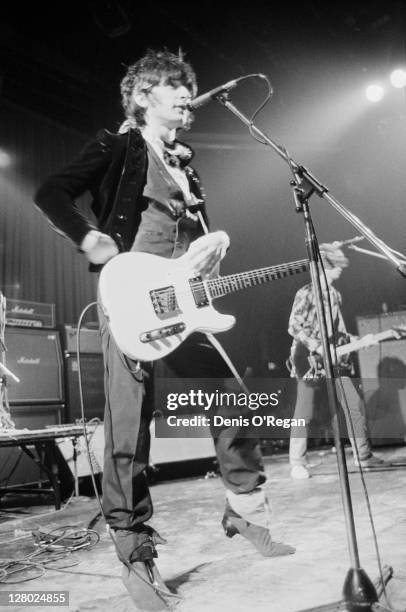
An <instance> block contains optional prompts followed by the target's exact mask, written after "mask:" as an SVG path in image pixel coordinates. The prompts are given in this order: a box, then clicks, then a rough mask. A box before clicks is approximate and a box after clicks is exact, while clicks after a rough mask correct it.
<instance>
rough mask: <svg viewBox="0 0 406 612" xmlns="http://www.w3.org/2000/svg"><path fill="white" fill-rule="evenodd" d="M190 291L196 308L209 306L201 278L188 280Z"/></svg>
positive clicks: (196, 277)
mask: <svg viewBox="0 0 406 612" xmlns="http://www.w3.org/2000/svg"><path fill="white" fill-rule="evenodd" d="M189 285H190V289H191V290H192V295H193V299H194V301H195V304H196V308H203V307H204V306H209V304H210V302H209V298H208V297H207V293H206V288H205V286H204V282H203V279H202V277H201V276H194V277H193V278H190V279H189Z"/></svg>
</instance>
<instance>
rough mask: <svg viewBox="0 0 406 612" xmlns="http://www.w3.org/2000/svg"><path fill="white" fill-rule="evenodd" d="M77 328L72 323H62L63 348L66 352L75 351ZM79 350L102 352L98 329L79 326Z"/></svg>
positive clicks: (82, 351)
mask: <svg viewBox="0 0 406 612" xmlns="http://www.w3.org/2000/svg"><path fill="white" fill-rule="evenodd" d="M77 335H78V330H77V327H76V326H74V325H64V331H63V339H64V349H65V351H66V352H68V353H76V343H77ZM79 340H80V352H81V353H93V354H94V353H100V354H101V352H102V346H101V337H100V332H99V330H98V329H89V328H88V327H81V329H80V337H79Z"/></svg>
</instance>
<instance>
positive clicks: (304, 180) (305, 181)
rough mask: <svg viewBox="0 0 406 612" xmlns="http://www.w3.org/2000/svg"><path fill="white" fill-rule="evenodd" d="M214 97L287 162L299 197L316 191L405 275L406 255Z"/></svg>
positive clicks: (231, 106)
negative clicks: (398, 254) (398, 253)
mask: <svg viewBox="0 0 406 612" xmlns="http://www.w3.org/2000/svg"><path fill="white" fill-rule="evenodd" d="M216 99H217V100H218V101H219V102H220V103H221V104H222V105H223V106H225V107H226V108H227V109H228V110H229V111H230V112H232V113H233V114H234V115H235V116H236V117H238V118H239V119H240V120H241V121H242V122H243V123H244V124H245V125H246V126H248V127H249V129H250V131H251V132H252V133H254V134H255V135H256V136H258V137H259V138H261V139H262V140H263V141H264V142H265V144H267V145H269V146H270V147H271V148H272V149H273V150H274V151H275V152H276V153H277V154H278V155H279V157H281V158H282V159H284V160H285V161H286V163H287V164H289V166H290V168H291V169H292V171H293V173H294V174H295V176H296V178H297V179H299V182H300V184H301V187H302V189H304V190H305V191H304V193H303V195H301V196H300V197H306V198H307V197H309V196H310V195H312V194H313V193H316V194H317V195H318V196H319V197H320V198H324V199H325V200H327V201H328V202H329V203H330V204H331V206H333V208H335V209H336V210H337V211H338V212H339V213H340V214H341V215H342V216H343V217H344V218H345V219H347V221H348V222H349V223H351V225H353V226H354V227H355V228H356V229H357V230H358V231H359V232H361V234H362V235H363V236H364V237H365V238H366V239H367V240H369V242H370V243H371V244H373V245H374V246H375V248H376V249H377V250H378V251H380V253H382V255H383V256H384V257H385V259H387V260H388V261H390V262H391V263H393V264H394V266H395V267H396V269H397V270H398V271H399V273H400V274H401V275H402V276H404V277H406V264H405V261H404V260H405V259H406V255H405V256H404V257H403V259H399V257H396V255H395V254H394V252H393V251H392V249H391V248H390V247H389V246H388V245H387V244H386V243H385V242H384V241H383V240H381V239H380V238H378V236H376V235H375V234H374V232H373V231H372V230H371V229H370V228H369V227H367V226H366V225H365V223H363V222H362V221H361V219H359V218H358V217H357V216H356V215H354V213H352V212H351V211H349V210H348V209H347V208H345V206H343V205H342V204H341V203H340V202H339V201H338V200H337V199H336V198H334V197H333V196H332V195H330V193H329V190H328V188H327V187H326V186H325V185H323V184H322V183H321V182H320V181H319V180H318V179H317V178H316V177H315V176H314V175H313V174H312V173H311V172H310V171H309V170H308V169H307V168H305V167H304V166H301V165H299V164H298V163H296V162H295V160H294V159H293V158H292V157H290V155H288V154H287V152H286V150H285V149H283V148H282V147H281V146H280V145H278V144H277V143H276V142H274V141H273V140H272V139H271V138H270V137H269V136H267V135H266V134H264V132H262V130H260V129H259V128H257V127H256V125H255V124H253V123H252V122H251V121H250V120H249V119H248V117H246V116H245V115H244V114H243V113H242V112H241V111H240V110H238V108H236V106H234V104H233V103H232V102H231V101H230V100H229V97H228V95H227V93H226V94H224V93H223V94H219V95H218V96H216Z"/></svg>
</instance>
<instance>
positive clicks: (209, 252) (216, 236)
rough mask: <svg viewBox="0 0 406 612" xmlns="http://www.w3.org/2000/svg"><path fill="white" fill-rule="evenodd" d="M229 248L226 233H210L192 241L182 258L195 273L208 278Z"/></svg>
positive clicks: (228, 239)
mask: <svg viewBox="0 0 406 612" xmlns="http://www.w3.org/2000/svg"><path fill="white" fill-rule="evenodd" d="M229 246H230V238H229V237H228V235H227V234H226V232H223V231H218V232H211V233H209V234H205V235H204V236H201V237H200V238H197V240H194V241H193V242H192V243H191V245H190V247H189V250H188V251H187V253H186V254H185V255H184V257H185V258H186V259H187V260H188V262H189V264H190V266H191V267H192V268H193V270H194V271H195V272H196V273H198V274H202V276H208V275H210V274H211V273H212V272H213V270H214V268H215V267H216V266H217V265H218V263H219V262H220V261H221V260H222V259H223V257H224V255H225V254H226V251H227V249H228V247H229Z"/></svg>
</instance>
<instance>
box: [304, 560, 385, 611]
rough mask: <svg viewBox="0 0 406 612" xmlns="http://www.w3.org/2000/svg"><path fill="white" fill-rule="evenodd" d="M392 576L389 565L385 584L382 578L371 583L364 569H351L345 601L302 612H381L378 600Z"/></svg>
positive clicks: (346, 583)
mask: <svg viewBox="0 0 406 612" xmlns="http://www.w3.org/2000/svg"><path fill="white" fill-rule="evenodd" d="M392 576H393V569H392V568H391V567H390V566H388V565H385V566H384V567H383V571H382V578H383V582H382V580H381V578H380V577H379V578H376V579H375V580H374V582H371V580H370V579H369V578H368V576H367V574H366V573H365V572H364V570H363V569H354V568H351V569H349V570H348V573H347V576H346V578H345V581H344V587H343V599H341V600H340V601H335V602H333V603H328V604H324V605H323V606H317V607H316V608H306V609H304V610H301V611H300V612H379V610H380V606H379V603H378V598H379V597H380V596H381V595H382V593H383V591H384V587H385V585H386V584H387V583H388V582H389V580H390V579H391V578H392Z"/></svg>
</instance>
